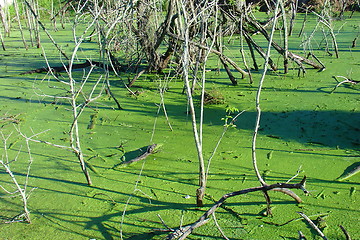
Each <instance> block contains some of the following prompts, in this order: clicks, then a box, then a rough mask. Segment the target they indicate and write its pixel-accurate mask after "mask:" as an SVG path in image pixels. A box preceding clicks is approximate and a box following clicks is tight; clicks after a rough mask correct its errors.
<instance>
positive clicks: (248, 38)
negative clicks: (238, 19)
mask: <svg viewBox="0 0 360 240" xmlns="http://www.w3.org/2000/svg"><path fill="white" fill-rule="evenodd" d="M243 36H244V37H245V40H246V42H247V43H248V45H249V49H253V48H255V50H256V51H257V52H258V53H259V54H260V56H261V57H262V58H264V59H265V58H266V54H265V52H264V50H263V49H262V48H261V47H260V46H259V45H258V44H257V43H256V42H255V41H254V39H252V37H251V36H250V35H249V33H248V32H247V31H246V29H243ZM250 52H251V56H252V58H253V61H254V68H255V70H258V66H257V64H256V60H255V54H254V51H253V50H252V51H250ZM268 64H269V65H270V67H271V69H272V70H274V71H276V70H277V66H276V65H275V63H274V61H273V60H272V59H271V58H270V57H269V60H268Z"/></svg>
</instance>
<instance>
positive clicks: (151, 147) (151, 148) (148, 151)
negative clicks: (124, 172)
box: [113, 144, 159, 169]
mask: <svg viewBox="0 0 360 240" xmlns="http://www.w3.org/2000/svg"><path fill="white" fill-rule="evenodd" d="M158 149H159V146H158V144H152V145H149V146H148V147H147V149H146V151H145V152H144V153H143V154H141V155H140V156H138V157H136V158H133V159H131V160H129V161H124V162H121V163H120V164H117V165H115V166H114V167H113V169H115V168H121V167H126V166H128V165H130V164H132V163H134V162H138V161H141V160H144V159H145V158H147V157H148V156H149V155H151V154H153V153H156V152H157V150H158Z"/></svg>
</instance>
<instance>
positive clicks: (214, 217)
mask: <svg viewBox="0 0 360 240" xmlns="http://www.w3.org/2000/svg"><path fill="white" fill-rule="evenodd" d="M212 215H213V219H214V222H215V225H216V227H217V228H218V230H219V232H220V233H221V235H222V236H223V238H224V239H226V240H229V238H228V237H227V236H226V235H225V233H224V232H223V230H222V229H221V227H220V225H219V223H218V222H217V220H216V216H215V212H213V214H212Z"/></svg>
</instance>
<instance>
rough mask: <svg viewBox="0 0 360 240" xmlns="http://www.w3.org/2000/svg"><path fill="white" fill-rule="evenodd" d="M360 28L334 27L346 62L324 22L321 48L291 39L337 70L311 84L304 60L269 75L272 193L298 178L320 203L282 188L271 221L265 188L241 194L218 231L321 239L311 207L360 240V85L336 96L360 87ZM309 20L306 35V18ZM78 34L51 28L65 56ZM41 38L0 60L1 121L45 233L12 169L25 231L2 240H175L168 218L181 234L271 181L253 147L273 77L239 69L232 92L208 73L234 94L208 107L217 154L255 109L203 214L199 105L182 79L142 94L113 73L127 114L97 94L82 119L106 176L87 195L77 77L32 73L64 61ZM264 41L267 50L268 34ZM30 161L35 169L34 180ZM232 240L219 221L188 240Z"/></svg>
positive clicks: (1, 204) (264, 134)
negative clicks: (72, 84) (75, 140)
mask: <svg viewBox="0 0 360 240" xmlns="http://www.w3.org/2000/svg"><path fill="white" fill-rule="evenodd" d="M359 20H360V15H359V14H354V16H353V17H352V18H346V19H345V20H343V21H339V22H335V23H334V24H335V26H336V29H338V32H337V35H336V37H337V41H338V46H339V50H340V57H339V58H336V57H335V56H334V55H332V56H331V55H329V54H328V53H327V52H326V51H324V49H322V48H323V46H324V40H323V39H324V38H323V33H322V32H321V31H320V32H317V33H313V32H312V29H313V26H314V24H315V23H314V22H315V21H316V19H315V18H314V19H313V21H311V19H310V20H309V23H308V24H307V25H306V28H305V35H304V36H310V35H311V34H312V35H313V36H312V41H311V42H307V41H306V39H304V37H303V38H299V37H297V36H296V34H295V33H294V34H293V37H291V38H290V39H289V42H290V43H291V45H290V46H289V47H290V49H291V50H292V51H294V52H296V53H299V54H303V53H304V48H305V47H304V43H306V44H307V45H306V48H310V46H311V48H313V49H314V52H315V53H316V54H317V57H318V58H320V60H321V61H322V62H323V63H324V64H325V66H326V70H325V71H321V72H319V71H317V70H314V69H307V72H306V74H305V75H304V76H298V71H297V66H295V65H294V66H292V68H291V69H290V72H289V73H288V74H286V75H284V74H283V73H282V69H280V70H278V71H276V72H275V71H273V72H269V73H268V74H267V76H266V79H265V82H264V88H263V91H262V95H261V106H262V115H261V123H260V129H259V130H260V131H259V136H258V141H257V155H258V164H259V169H260V171H261V174H262V176H263V178H264V179H265V180H266V181H267V183H269V184H271V183H278V182H287V181H288V180H289V179H292V178H293V177H294V176H297V177H295V179H293V180H292V181H291V182H299V181H300V180H301V179H302V177H303V176H306V177H307V185H306V188H307V190H308V191H310V194H309V195H308V196H305V195H304V194H303V193H302V192H301V191H297V192H296V193H297V194H298V195H299V196H300V197H301V198H302V200H303V203H300V204H297V203H296V202H294V201H293V199H291V198H289V197H288V196H286V195H283V194H282V193H279V192H275V191H274V192H269V194H270V197H271V200H272V204H271V207H272V216H268V215H267V214H266V211H265V210H266V201H265V199H264V196H263V194H262V193H260V192H254V193H250V194H246V195H241V196H238V197H234V198H230V199H228V200H227V201H226V204H225V205H224V207H222V208H219V209H218V210H217V211H216V222H217V224H218V225H219V226H221V229H222V231H223V232H224V233H225V235H226V236H227V237H228V238H229V239H298V231H301V232H302V233H304V235H305V236H307V237H308V238H310V239H312V238H314V239H315V238H316V237H317V233H316V232H315V231H314V230H313V229H312V228H310V227H309V225H308V224H307V223H306V222H305V221H304V220H303V219H302V218H301V216H300V215H299V214H298V212H303V213H305V214H306V215H307V216H309V217H310V218H311V219H312V220H313V221H314V222H315V223H317V224H318V225H319V227H320V228H321V229H322V231H323V232H324V234H325V235H326V236H327V237H328V239H345V236H344V234H343V232H342V231H341V229H340V228H339V225H342V226H344V228H345V229H346V230H347V231H348V232H349V234H350V235H351V236H352V238H353V239H358V238H360V233H359V231H358V227H359V225H358V222H359V213H360V210H359V203H358V199H359V187H360V186H359V184H360V175H359V174H358V175H356V174H354V175H353V176H351V177H349V178H347V179H345V180H343V181H338V179H337V178H339V177H341V176H342V175H343V174H346V173H348V172H350V171H352V170H353V169H356V168H358V166H359V162H360V158H359V155H360V152H359V144H360V134H359V131H360V113H359V101H360V97H359V96H360V95H359V86H358V85H356V84H351V83H344V84H341V85H340V86H339V87H338V88H336V89H335V91H334V92H332V90H333V89H334V87H335V86H336V85H337V82H336V81H335V79H334V78H333V76H345V77H347V78H350V79H353V80H359V79H358V76H359V74H360V68H359V66H360V54H359V51H360V47H359V46H358V45H355V46H353V41H354V39H356V38H357V37H358V36H359V31H360V30H359V22H360V21H359ZM298 21H299V25H298V28H300V26H301V24H300V23H301V21H302V20H301V17H300V16H299V20H298ZM297 31H299V29H298V30H297ZM69 34H71V32H70V26H69V30H67V28H65V30H61V31H58V32H52V35H53V37H54V38H55V39H56V41H57V42H58V44H60V45H61V46H62V49H63V51H66V52H72V51H73V48H74V46H75V45H74V43H73V42H72V41H71V40H69V37H68V36H69ZM306 34H307V35H306ZM42 37H43V40H42V47H43V50H42V49H35V48H30V49H29V50H25V49H24V48H23V46H22V45H21V44H22V43H21V38H20V36H19V35H18V34H17V33H16V32H13V33H12V34H11V36H10V37H7V38H5V39H4V40H5V44H6V46H7V48H6V51H3V52H2V53H1V54H0V62H1V66H0V76H1V80H0V81H1V85H2V86H1V88H0V96H1V97H0V103H1V104H0V122H1V124H2V125H1V126H2V127H1V131H2V133H3V138H4V139H7V140H6V143H5V146H6V148H4V151H3V152H2V156H3V159H4V158H5V157H6V156H8V158H9V160H10V161H11V160H15V159H16V161H14V162H11V170H12V172H13V173H14V176H15V177H16V178H17V179H18V181H19V183H21V184H22V183H24V181H28V186H27V190H28V192H29V196H28V201H29V202H28V208H29V210H30V211H31V217H32V224H26V223H22V222H16V219H17V218H16V216H17V215H18V214H19V213H21V212H22V203H21V201H20V199H19V198H18V197H17V195H16V194H17V193H16V192H15V191H16V189H14V188H13V183H12V179H11V178H10V177H9V176H8V174H7V173H6V172H5V171H4V170H3V169H1V174H0V181H1V182H0V183H1V186H2V187H3V188H5V189H6V190H7V191H8V192H11V193H13V192H15V193H14V194H12V195H9V194H8V193H7V192H5V191H1V194H2V195H1V196H2V197H3V198H1V199H0V209H1V215H0V217H1V219H2V221H3V222H12V221H13V223H8V224H5V223H4V224H1V225H0V228H1V231H0V238H2V239H119V238H123V239H163V238H164V237H165V236H166V235H167V233H166V232H163V231H159V229H166V227H165V226H164V223H165V224H166V225H167V226H169V227H170V228H178V227H179V226H185V225H187V224H190V223H193V222H194V221H196V220H197V219H198V218H199V217H200V216H201V215H202V214H203V213H204V212H205V211H206V210H207V209H208V208H210V207H211V206H212V205H213V204H214V201H216V200H218V199H220V197H221V196H223V195H224V194H226V193H229V192H232V191H237V190H241V189H246V188H251V187H257V186H259V185H260V183H259V182H258V180H257V178H256V175H255V173H254V170H253V167H252V161H251V143H252V135H253V129H254V124H255V118H256V109H255V95H256V91H257V85H258V81H259V79H260V76H261V71H258V72H256V71H254V72H253V78H254V83H253V84H250V83H249V80H248V79H240V76H237V75H236V74H238V73H234V75H236V77H238V78H239V79H238V81H239V84H238V86H233V85H232V84H231V82H230V81H229V79H228V76H227V75H226V72H225V71H223V70H222V69H219V71H209V72H207V76H206V77H207V86H208V88H209V89H210V90H209V91H210V92H212V94H213V95H216V96H217V97H218V99H221V101H219V102H217V103H218V104H209V105H206V107H205V113H204V116H205V117H204V131H203V135H204V143H203V144H204V156H205V158H206V159H208V158H209V157H210V156H211V154H212V151H213V149H214V148H215V146H216V144H217V142H218V140H219V138H220V136H221V135H222V133H223V130H224V119H226V116H227V115H228V113H229V109H232V110H234V111H235V112H236V111H237V110H238V111H243V110H244V111H245V112H244V113H243V114H241V115H240V116H239V117H238V119H237V121H236V122H235V123H234V124H235V125H236V127H233V128H229V129H228V130H227V132H226V133H225V135H224V137H223V139H222V142H221V144H220V145H219V147H218V151H217V153H216V155H215V156H214V158H213V160H212V163H211V167H210V172H209V179H208V186H207V188H208V189H207V196H206V200H205V206H204V207H203V208H197V207H196V204H195V203H196V202H195V195H196V192H195V191H196V189H197V185H198V163H197V155H196V148H195V145H194V140H193V135H192V126H191V119H190V116H189V114H188V111H189V109H188V107H187V98H186V95H185V94H183V82H182V80H181V79H177V78H175V77H173V78H169V77H168V78H164V76H163V75H150V74H149V75H143V76H142V77H141V78H139V79H138V80H137V81H136V83H135V85H134V86H133V87H132V88H131V90H132V91H133V92H136V96H134V95H132V94H129V91H128V90H127V89H126V88H125V87H124V82H126V81H127V79H128V77H129V76H128V75H124V76H122V75H120V77H117V76H115V75H110V76H108V80H109V82H110V85H111V91H112V94H113V95H114V96H115V97H116V99H117V100H118V101H119V103H120V105H121V107H122V108H123V110H119V109H117V105H116V103H115V102H114V100H113V98H111V97H110V96H109V95H107V94H105V93H104V94H102V95H100V92H99V90H98V89H95V92H94V96H99V97H98V98H97V99H96V101H94V102H91V104H89V105H88V106H87V107H86V108H84V112H83V113H82V115H81V117H79V119H78V121H79V133H80V139H81V146H82V149H83V151H84V158H85V161H86V163H87V166H88V168H89V169H90V175H91V177H92V181H93V185H92V186H87V184H86V181H85V178H84V176H83V174H82V172H81V169H80V167H79V163H78V160H77V158H76V156H75V155H74V154H73V153H72V152H71V151H68V149H67V148H66V147H68V146H69V135H68V132H69V129H70V127H71V124H72V119H73V118H72V111H71V104H70V103H69V101H68V99H67V98H66V97H67V96H68V93H69V92H68V89H67V88H65V87H64V85H62V83H61V82H60V81H59V79H60V80H61V79H62V78H61V75H62V76H63V77H66V74H63V73H60V76H59V78H58V79H56V78H54V77H53V76H51V75H47V74H45V73H41V74H36V73H35V74H24V75H21V73H23V72H27V71H30V70H33V69H37V68H41V67H46V61H45V57H46V59H47V61H48V64H49V65H50V66H61V63H62V62H64V59H62V57H61V56H60V54H59V53H58V51H57V50H56V49H55V48H54V47H53V45H52V44H51V42H50V41H49V40H47V39H46V36H45V35H44V36H42ZM276 37H278V38H281V36H276ZM258 40H259V42H260V43H261V41H263V43H264V46H266V43H265V41H264V40H262V39H261V38H260V37H259V39H258ZM228 42H229V43H232V44H231V45H230V46H229V48H228V50H227V51H228V52H229V55H230V56H231V54H234V55H235V53H236V54H237V53H238V51H239V47H238V46H239V44H238V39H237V38H236V36H233V38H231V39H229V41H228ZM80 49H81V51H79V52H78V54H77V56H76V58H77V59H79V63H82V62H84V61H85V59H94V60H97V59H96V58H97V57H98V53H97V43H96V42H91V41H88V42H84V43H83V44H82V45H81V46H80ZM329 51H330V52H331V51H332V49H331V48H330V50H329ZM274 56H276V54H275V53H274ZM239 61H241V60H239ZM261 61H262V60H261V59H259V63H260V62H261ZM279 61H280V60H279ZM211 64H213V66H209V69H213V68H217V67H218V62H217V60H215V58H214V59H213V60H212V62H211ZM88 71H89V69H88V68H87V69H78V70H74V72H73V77H74V79H76V81H79V82H81V79H83V78H84V76H86V74H87V73H88ZM102 74H103V72H102V71H101V69H99V68H94V70H93V72H92V74H91V76H90V78H89V83H92V84H94V83H96V82H97V81H98V79H99V78H100V77H101V76H102ZM91 86H93V85H91ZM165 88H166V91H162V89H165ZM84 91H87V92H89V91H91V87H87V86H85V88H84ZM159 92H160V93H162V95H161V94H159ZM162 104H163V105H162ZM163 106H165V108H163ZM196 107H197V108H198V107H199V105H196ZM164 109H165V110H166V112H165V111H164ZM227 110H228V112H226V111H227ZM19 131H20V132H21V133H22V134H23V135H26V136H27V137H32V139H33V140H36V141H37V142H36V141H29V149H30V153H31V155H29V150H28V148H27V147H26V146H27V145H26V141H25V140H24V138H23V137H21V136H20V135H19V134H18V132H19ZM11 133H12V134H11ZM8 136H9V137H8ZM45 142H46V143H51V144H46V143H45ZM154 143H155V144H158V145H159V146H160V147H159V149H158V150H157V151H156V153H154V154H151V155H149V156H148V157H147V158H145V159H144V160H141V161H139V162H137V163H134V164H130V165H127V166H124V167H121V166H120V164H121V162H123V161H126V160H131V159H134V158H135V157H137V156H140V155H141V154H143V153H144V152H145V151H146V149H147V146H149V145H151V144H154ZM51 145H61V146H65V147H62V148H58V147H54V146H51ZM5 153H7V155H6V154H5ZM29 159H31V160H32V164H31V168H30V173H29V175H28V179H27V177H26V176H27V171H28V163H29ZM9 196H12V197H9ZM14 196H16V197H14ZM14 217H15V218H14ZM213 218H214V216H213ZM221 238H222V237H221V233H220V231H219V230H218V228H217V226H216V224H215V221H214V220H211V221H210V222H209V223H207V224H205V225H204V226H202V227H200V228H198V229H196V230H195V231H194V233H193V234H192V235H190V236H189V239H221Z"/></svg>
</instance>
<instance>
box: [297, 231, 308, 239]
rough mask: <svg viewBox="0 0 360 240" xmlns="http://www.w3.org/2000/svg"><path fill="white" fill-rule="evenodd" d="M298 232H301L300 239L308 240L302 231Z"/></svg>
mask: <svg viewBox="0 0 360 240" xmlns="http://www.w3.org/2000/svg"><path fill="white" fill-rule="evenodd" d="M298 233H299V240H306V237H305V235H304V234H303V233H302V232H301V231H298Z"/></svg>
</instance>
